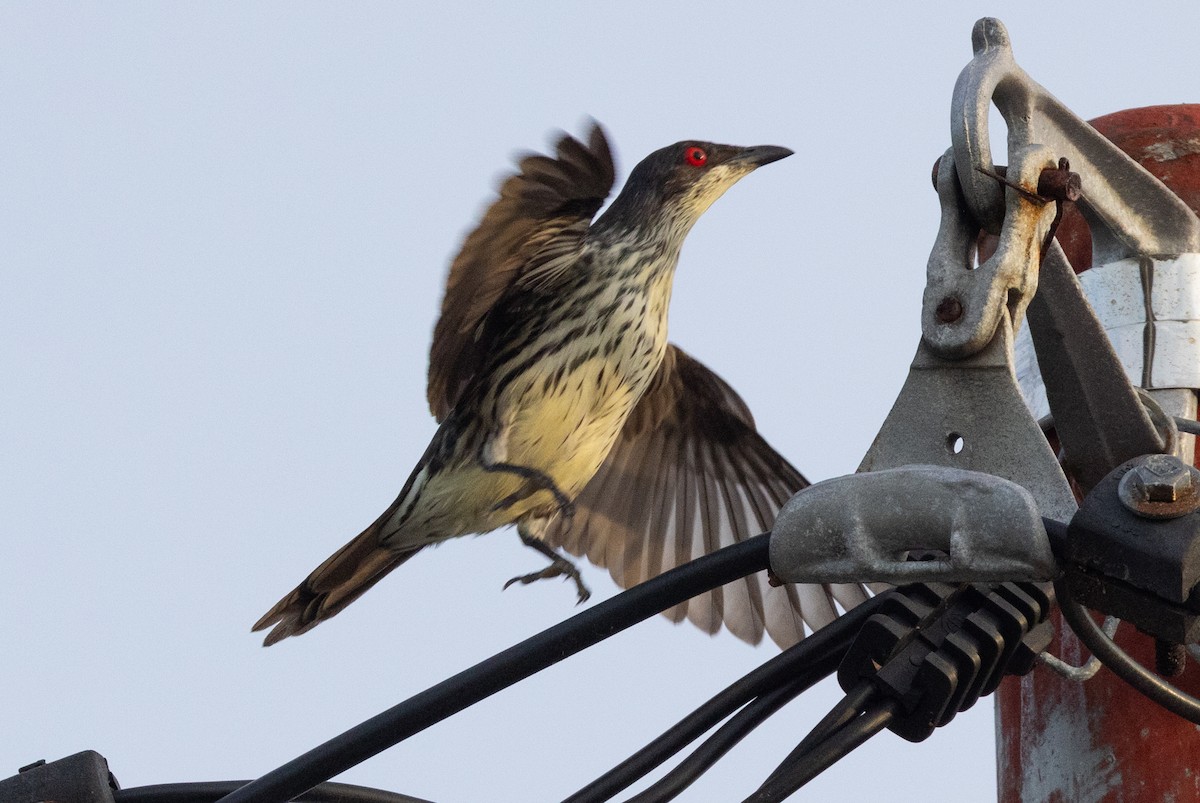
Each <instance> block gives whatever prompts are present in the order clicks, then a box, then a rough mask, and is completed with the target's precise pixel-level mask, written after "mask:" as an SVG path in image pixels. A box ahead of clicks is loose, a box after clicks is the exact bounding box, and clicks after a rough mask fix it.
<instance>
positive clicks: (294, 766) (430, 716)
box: [221, 533, 770, 803]
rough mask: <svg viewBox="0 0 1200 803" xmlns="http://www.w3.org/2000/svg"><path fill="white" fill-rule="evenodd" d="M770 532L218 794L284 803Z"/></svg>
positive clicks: (240, 800) (700, 584) (630, 616)
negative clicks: (248, 781) (242, 784)
mask: <svg viewBox="0 0 1200 803" xmlns="http://www.w3.org/2000/svg"><path fill="white" fill-rule="evenodd" d="M769 545H770V534H769V533H765V534H763V535H758V536H755V537H754V538H749V539H747V540H745V541H743V542H741V543H739V544H734V545H733V546H729V547H725V548H724V549H720V550H718V551H716V552H713V553H710V554H708V555H704V556H702V557H700V558H698V559H696V560H694V561H692V562H690V563H687V564H684V565H683V566H679V567H677V568H675V569H672V570H670V571H668V572H664V573H663V574H661V575H659V576H658V577H655V578H652V579H650V580H647V581H646V582H644V583H641V584H640V585H636V586H634V587H633V588H630V589H628V590H627V591H624V592H622V593H620V594H618V595H617V596H615V597H613V598H612V599H608V600H605V601H604V602H602V603H600V604H598V605H596V606H595V607H593V608H589V609H588V610H586V611H583V612H582V613H579V614H576V615H575V616H573V617H571V618H570V619H568V620H567V621H565V622H562V623H560V624H558V625H555V626H554V627H551V628H549V629H547V630H543V631H542V632H541V633H539V634H537V635H536V636H533V637H531V638H528V639H526V640H525V641H522V642H521V643H519V644H516V645H514V646H512V647H509V648H508V649H507V650H504V651H503V652H501V653H498V654H496V655H493V656H492V657H491V658H488V659H487V660H484V661H481V662H480V663H478V664H476V665H475V666H473V667H471V668H470V669H467V670H465V671H463V672H460V673H458V674H457V675H454V676H453V677H451V678H448V679H446V680H444V681H442V682H441V683H438V684H437V685H435V686H432V687H430V688H429V689H426V690H425V691H423V692H421V693H419V694H416V695H414V696H412V697H410V698H409V699H407V700H405V701H404V702H402V703H399V704H398V705H395V706H393V707H392V708H389V709H388V710H387V711H384V712H383V713H381V714H377V715H376V716H374V717H372V718H370V719H368V720H366V721H365V722H362V723H360V724H359V725H356V726H355V727H353V728H351V729H350V730H348V731H346V732H344V733H342V734H341V735H339V736H335V737H334V738H332V739H330V740H329V741H327V742H325V743H324V744H322V745H319V746H317V747H315V748H313V749H312V750H309V751H308V752H307V753H304V754H303V755H301V756H299V757H297V758H294V759H292V760H291V761H289V762H287V763H286V764H284V765H283V766H281V767H278V768H277V769H274V770H272V771H271V772H268V773H267V774H266V775H263V776H262V777H261V778H258V779H257V780H254V781H251V782H250V783H248V784H246V785H245V786H243V787H241V788H239V789H237V790H235V791H234V792H232V793H230V794H229V795H226V796H225V797H223V798H221V801H222V803H283V801H287V800H291V799H292V798H294V797H296V796H297V795H300V794H302V793H304V792H306V791H308V790H309V789H312V788H313V787H314V786H316V785H317V784H319V783H321V782H322V781H325V780H328V779H329V778H332V777H333V776H335V775H337V774H339V773H341V772H344V771H346V770H348V769H350V768H351V767H353V766H355V765H356V764H359V763H360V762H362V761H365V760H366V759H368V758H370V757H371V756H374V755H376V754H377V753H380V752H382V751H383V750H386V749H387V748H389V747H391V746H392V745H395V744H397V743H399V742H401V741H403V740H404V739H406V738H408V737H409V736H412V735H413V734H414V733H418V732H420V731H422V730H424V729H425V728H428V727H429V726H431V725H434V724H436V723H438V722H440V721H441V720H443V719H445V718H446V717H449V716H451V715H453V714H456V713H458V712H459V711H461V710H463V709H464V708H467V707H468V706H471V705H473V704H475V703H477V702H479V701H480V700H483V699H484V698H486V697H489V696H490V695H492V694H495V693H496V692H498V691H500V690H501V689H505V688H508V687H509V686H511V685H513V684H514V683H517V682H518V681H520V680H524V679H525V678H527V677H529V676H530V675H532V674H535V673H536V672H539V671H541V670H542V669H545V668H546V667H548V666H551V665H553V664H556V663H558V662H559V661H561V660H563V659H564V658H567V657H569V656H571V655H574V654H575V653H577V652H579V651H580V650H583V649H585V648H587V647H590V646H592V645H593V644H596V643H597V642H600V641H603V640H604V639H606V638H608V637H609V636H611V635H613V634H615V633H619V632H620V631H622V630H625V629H626V628H628V627H631V626H633V625H635V624H637V623H638V622H640V621H642V620H644V619H649V618H650V617H651V616H654V615H655V614H657V613H660V612H661V611H665V610H666V609H668V608H670V607H673V606H675V605H677V604H679V603H680V602H683V601H684V600H687V599H691V598H692V597H694V596H696V595H697V594H701V593H704V592H705V591H709V590H711V589H714V588H717V587H718V586H723V585H725V584H726V583H730V582H733V581H734V580H738V579H740V578H742V577H745V576H746V575H748V574H752V573H754V572H757V571H761V570H763V569H766V568H767V567H768V565H769V561H768V550H769Z"/></svg>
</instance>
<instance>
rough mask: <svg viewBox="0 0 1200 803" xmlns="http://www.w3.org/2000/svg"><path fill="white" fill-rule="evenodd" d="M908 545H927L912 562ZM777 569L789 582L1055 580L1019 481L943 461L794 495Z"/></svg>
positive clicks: (775, 532)
mask: <svg viewBox="0 0 1200 803" xmlns="http://www.w3.org/2000/svg"><path fill="white" fill-rule="evenodd" d="M911 552H917V553H931V554H932V556H931V557H930V558H929V559H926V560H918V561H914V560H908V555H909V554H910V553H911ZM771 569H772V570H773V571H774V572H775V574H776V576H778V577H779V578H780V579H782V580H784V581H785V582H790V583H800V582H803V583H829V582H856V581H864V580H865V581H871V582H886V583H892V584H895V585H902V584H905V583H915V582H930V581H932V582H950V581H953V582H1004V581H1007V580H1016V581H1026V580H1050V579H1053V577H1054V575H1055V563H1054V555H1053V554H1051V552H1050V544H1049V542H1048V540H1047V537H1046V529H1045V527H1044V526H1043V525H1042V514H1041V512H1040V511H1039V510H1038V507H1037V503H1036V502H1034V500H1033V497H1032V496H1031V495H1030V493H1029V492H1028V491H1026V490H1025V489H1024V488H1022V487H1021V486H1019V485H1017V484H1016V483H1015V482H1010V481H1008V480H1004V479H1001V478H999V477H996V476H993V475H991V474H984V473H982V472H978V471H966V470H963V469H957V468H947V467H945V466H920V465H915V466H903V467H901V468H893V469H888V470H886V471H875V472H870V473H866V474H851V475H849V476H846V477H835V478H834V479H830V480H825V481H824V482H819V483H817V484H816V485H812V486H810V487H808V488H806V489H804V490H803V491H801V492H800V493H798V494H796V495H795V496H794V497H792V499H791V500H790V501H789V502H788V503H787V504H786V505H785V506H784V508H783V510H781V511H780V513H779V516H778V517H777V518H776V519H775V526H774V527H773V529H772V535H771Z"/></svg>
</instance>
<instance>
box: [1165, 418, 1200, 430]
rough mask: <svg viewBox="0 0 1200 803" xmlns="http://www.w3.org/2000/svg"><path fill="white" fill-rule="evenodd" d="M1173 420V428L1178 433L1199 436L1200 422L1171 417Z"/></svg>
mask: <svg viewBox="0 0 1200 803" xmlns="http://www.w3.org/2000/svg"><path fill="white" fill-rule="evenodd" d="M1172 417H1173V418H1174V419H1175V428H1176V429H1178V430H1179V431H1180V432H1186V433H1188V434H1189V435H1200V421H1193V420H1192V419H1190V418H1180V417H1179V416H1172Z"/></svg>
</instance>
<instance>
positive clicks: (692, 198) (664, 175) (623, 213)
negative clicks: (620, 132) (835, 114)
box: [605, 140, 792, 234]
mask: <svg viewBox="0 0 1200 803" xmlns="http://www.w3.org/2000/svg"><path fill="white" fill-rule="evenodd" d="M791 155H792V151H790V150H788V149H787V148H780V147H778V146H775V145H756V146H754V147H750V148H742V147H738V146H736V145H718V144H716V143H713V142H700V141H697V140H685V141H683V142H676V143H675V144H674V145H668V146H667V147H665V148H660V149H659V150H656V151H655V152H654V153H652V154H650V155H649V156H647V157H646V158H645V159H643V160H642V161H641V162H639V163H638V165H637V167H635V168H633V172H632V173H630V174H629V180H628V181H626V182H625V186H624V188H623V189H622V190H621V193H620V195H618V196H617V198H616V199H615V200H614V201H613V203H612V206H611V208H610V209H609V210H608V212H607V213H606V214H605V218H610V220H608V221H606V222H608V223H614V222H616V220H619V221H620V222H622V223H624V224H625V225H634V226H639V225H640V226H647V225H648V226H655V227H657V226H659V225H666V226H668V227H669V228H671V229H673V230H676V231H678V233H680V234H686V233H687V230H688V229H690V228H691V226H692V224H693V223H695V222H696V220H697V219H698V218H699V217H700V215H702V214H704V211H705V210H706V209H708V207H710V206H712V203H713V201H715V200H717V199H718V198H720V197H721V195H722V194H723V193H724V192H725V190H727V189H729V188H730V187H732V186H733V185H734V184H736V183H737V182H738V180H739V179H741V178H742V177H743V176H746V175H748V174H750V173H752V172H753V171H754V170H755V169H757V168H759V167H761V166H762V165H765V164H770V163H771V162H776V161H779V160H780V159H783V158H784V157H786V156H791ZM613 218H615V220H614V219H613Z"/></svg>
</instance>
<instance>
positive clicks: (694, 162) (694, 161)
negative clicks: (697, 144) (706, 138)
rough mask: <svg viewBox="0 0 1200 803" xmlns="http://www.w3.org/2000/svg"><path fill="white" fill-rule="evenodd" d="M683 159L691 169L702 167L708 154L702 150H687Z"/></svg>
mask: <svg viewBox="0 0 1200 803" xmlns="http://www.w3.org/2000/svg"><path fill="white" fill-rule="evenodd" d="M683 158H684V161H686V162H687V163H688V164H690V165H691V166H692V167H704V163H705V162H707V161H708V154H707V153H705V152H704V148H688V149H687V151H686V152H685V153H684V154H683Z"/></svg>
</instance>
